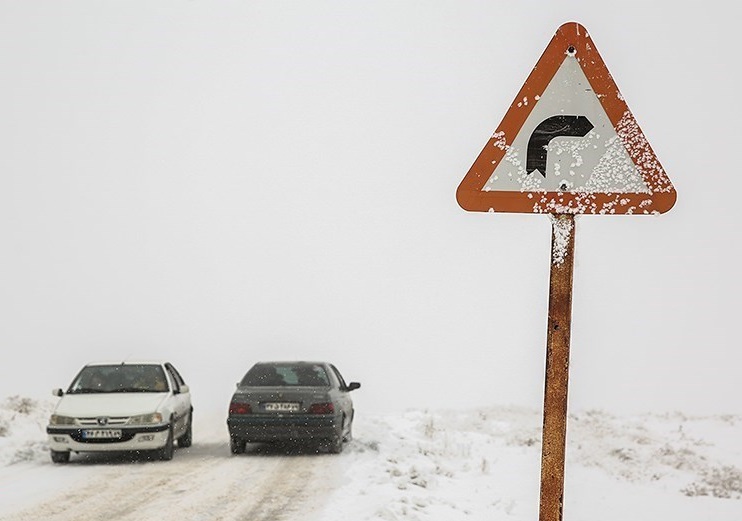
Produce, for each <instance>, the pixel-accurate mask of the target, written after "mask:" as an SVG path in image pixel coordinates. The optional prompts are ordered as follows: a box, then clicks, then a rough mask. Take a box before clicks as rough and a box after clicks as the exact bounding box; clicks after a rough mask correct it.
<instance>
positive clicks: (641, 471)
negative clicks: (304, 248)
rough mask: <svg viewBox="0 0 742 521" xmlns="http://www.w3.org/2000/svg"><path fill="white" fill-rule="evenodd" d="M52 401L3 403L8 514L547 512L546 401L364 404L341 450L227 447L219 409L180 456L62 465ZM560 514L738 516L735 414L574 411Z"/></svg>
mask: <svg viewBox="0 0 742 521" xmlns="http://www.w3.org/2000/svg"><path fill="white" fill-rule="evenodd" d="M50 410H51V404H50V403H47V402H35V401H32V400H25V399H23V398H20V397H11V398H8V399H6V400H5V401H0V521H41V520H43V521H72V520H74V521H93V520H94V521H99V520H100V521H134V520H136V521H172V520H178V521H347V520H353V521H391V520H403V521H431V520H433V521H439V520H445V521H527V520H533V519H536V518H537V516H538V498H539V471H540V429H541V416H540V414H539V411H537V410H533V409H523V408H518V407H500V406H497V407H491V408H482V409H475V410H462V411H421V410H413V411H408V412H405V413H399V414H389V415H384V416H369V415H359V416H358V418H356V425H354V439H353V441H352V442H350V443H349V444H348V445H347V447H346V448H345V450H344V452H343V453H342V454H336V455H331V454H315V453H312V452H311V451H307V452H305V453H302V452H298V451H290V452H287V451H285V450H282V449H279V448H275V449H272V450H271V449H270V448H263V449H262V450H255V449H256V448H257V447H251V450H250V451H249V452H248V453H247V454H244V455H239V456H233V455H231V454H230V453H229V446H228V435H227V430H226V425H225V422H224V414H223V412H220V411H214V412H212V414H211V416H210V417H209V416H208V414H207V412H206V411H204V412H201V413H200V414H198V415H197V416H196V417H195V424H194V443H193V446H192V447H190V448H189V449H178V450H176V452H175V457H174V458H173V460H172V461H150V460H147V459H144V458H142V459H138V460H134V461H132V460H130V459H125V458H121V457H102V456H81V455H73V457H72V460H71V461H70V463H69V464H66V465H58V464H53V463H52V462H51V461H50V459H49V454H48V447H47V446H46V443H45V432H44V431H45V427H46V423H47V419H48V415H49V412H50ZM569 429H570V430H569V432H570V436H571V438H570V441H569V442H568V450H567V472H566V486H565V489H566V490H567V491H568V493H567V494H565V519H570V520H571V521H591V520H594V519H598V518H599V519H601V520H603V521H625V520H626V519H632V520H637V521H645V520H654V519H672V520H673V521H698V520H701V519H712V520H714V521H740V520H741V519H742V446H741V445H740V443H739V440H740V438H742V416H735V415H722V416H697V417H693V416H687V415H684V414H682V413H656V414H642V415H632V416H615V415H612V414H609V413H606V412H602V411H587V412H585V413H580V414H573V415H571V416H570V427H569Z"/></svg>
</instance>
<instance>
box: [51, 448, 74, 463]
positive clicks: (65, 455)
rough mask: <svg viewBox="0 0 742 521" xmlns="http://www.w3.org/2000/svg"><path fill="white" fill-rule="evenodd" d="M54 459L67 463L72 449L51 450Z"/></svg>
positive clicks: (57, 461) (55, 461)
mask: <svg viewBox="0 0 742 521" xmlns="http://www.w3.org/2000/svg"><path fill="white" fill-rule="evenodd" d="M51 455H52V461H53V462H54V463H67V462H68V461H69V460H70V451H68V450H63V451H56V450H53V451H51Z"/></svg>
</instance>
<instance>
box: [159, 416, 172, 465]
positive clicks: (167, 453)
mask: <svg viewBox="0 0 742 521" xmlns="http://www.w3.org/2000/svg"><path fill="white" fill-rule="evenodd" d="M174 452H175V443H174V441H173V426H172V425H171V426H170V428H169V429H168V431H167V441H166V442H165V446H164V447H162V448H161V449H160V450H159V451H158V452H157V456H158V457H159V459H161V460H162V461H170V460H171V459H173V453H174Z"/></svg>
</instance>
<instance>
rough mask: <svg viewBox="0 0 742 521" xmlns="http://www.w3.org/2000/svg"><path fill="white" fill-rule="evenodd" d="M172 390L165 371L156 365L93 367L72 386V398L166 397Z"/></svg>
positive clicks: (80, 375) (82, 374)
mask: <svg viewBox="0 0 742 521" xmlns="http://www.w3.org/2000/svg"><path fill="white" fill-rule="evenodd" d="M167 390H168V386H167V379H166V378H165V371H163V369H162V367H161V366H159V365H155V364H119V365H89V366H86V367H84V368H83V369H82V371H80V374H78V375H77V377H76V378H75V380H74V381H73V382H72V385H70V388H69V390H68V391H67V392H68V393H69V394H83V393H128V392H134V393H136V392H139V393H162V392H166V391H167Z"/></svg>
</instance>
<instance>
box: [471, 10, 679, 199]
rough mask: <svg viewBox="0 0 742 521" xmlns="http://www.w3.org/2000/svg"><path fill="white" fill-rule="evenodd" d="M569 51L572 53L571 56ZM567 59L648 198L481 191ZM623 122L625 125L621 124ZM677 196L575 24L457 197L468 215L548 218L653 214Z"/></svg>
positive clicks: (555, 41) (554, 43)
mask: <svg viewBox="0 0 742 521" xmlns="http://www.w3.org/2000/svg"><path fill="white" fill-rule="evenodd" d="M570 49H571V51H570ZM568 53H573V54H574V56H575V57H576V58H577V60H578V62H579V64H580V66H581V67H582V70H583V72H584V73H585V76H586V77H587V79H588V81H589V82H590V85H591V86H592V88H593V91H594V92H595V93H596V95H597V97H598V100H599V101H600V103H601V105H602V106H603V110H605V112H606V114H607V115H608V118H609V119H610V121H611V123H612V124H613V127H614V128H615V129H616V133H617V135H618V136H619V138H620V139H621V140H622V141H623V144H624V146H625V147H626V150H627V151H628V153H629V156H630V157H631V159H632V161H633V162H634V164H635V165H636V168H637V170H638V171H639V173H640V174H641V175H642V177H643V179H644V182H645V183H646V185H647V186H648V187H649V189H650V191H651V192H652V193H651V194H646V193H634V192H631V193H623V192H622V193H585V192H547V191H542V192H532V191H531V192H526V191H501V190H490V191H486V190H483V187H484V185H485V183H486V182H487V181H488V180H489V178H490V176H491V175H492V172H494V170H495V168H496V167H497V165H498V164H499V162H500V160H502V158H503V157H504V156H505V153H506V151H507V149H508V147H509V146H511V145H512V143H513V141H514V140H515V137H516V136H517V135H518V133H519V132H520V130H521V128H522V127H523V125H524V123H525V121H526V119H527V118H528V116H529V114H530V113H531V111H532V110H533V107H534V106H535V105H536V103H528V104H526V103H522V100H523V99H528V100H533V99H538V97H539V96H540V95H541V94H542V93H543V92H544V91H545V90H546V87H547V86H548V84H549V82H550V81H551V79H552V78H553V77H554V75H555V74H556V72H557V71H558V70H559V67H560V66H561V64H562V62H563V61H564V59H565V58H566V57H567V55H568ZM622 120H623V121H622ZM676 199H677V193H676V192H675V188H674V187H673V185H672V182H671V181H670V179H669V177H668V176H667V174H666V173H665V171H664V169H663V168H662V166H661V165H660V162H659V160H658V159H657V157H656V156H655V154H654V151H653V150H652V148H651V146H650V145H649V142H648V141H647V139H646V138H645V137H644V134H643V132H642V131H641V129H640V128H639V125H638V124H637V122H636V120H635V119H634V116H633V114H632V113H631V111H630V110H629V107H628V105H627V104H626V102H625V101H624V99H623V96H622V95H621V93H620V92H619V90H618V87H617V86H616V84H615V82H614V81H613V78H612V77H611V74H610V72H608V68H607V67H606V65H605V63H604V62H603V59H602V58H601V56H600V54H599V53H598V50H597V48H596V47H595V44H594V43H593V41H592V39H591V38H590V36H589V34H588V32H587V30H586V29H585V28H584V27H583V26H582V25H580V24H579V23H577V22H567V23H565V24H563V25H561V26H560V27H559V29H558V30H557V32H556V34H555V35H554V37H553V38H552V39H551V41H550V42H549V45H548V46H547V47H546V50H545V51H544V53H543V54H542V55H541V58H539V60H538V62H537V63H536V66H535V67H534V68H533V70H532V71H531V74H530V75H529V76H528V78H527V79H526V82H525V83H524V84H523V87H522V88H521V89H520V92H518V95H517V96H516V97H515V100H514V101H513V103H512V104H511V105H510V108H509V109H508V111H507V113H506V114H505V117H504V118H503V120H502V122H501V123H500V126H499V127H498V128H497V130H496V131H495V132H494V133H493V135H492V137H491V138H490V139H489V141H488V142H487V144H486V145H485V147H484V149H483V150H482V152H481V153H480V154H479V156H478V157H477V159H476V160H475V161H474V164H473V165H472V166H471V168H470V169H469V172H468V173H467V174H466V176H464V179H463V180H462V181H461V184H460V185H459V187H458V189H457V191H456V200H457V201H458V203H459V205H460V206H461V207H462V208H463V209H464V210H467V211H472V212H492V211H494V212H511V213H539V214H541V213H552V214H654V213H664V212H667V211H668V210H670V208H672V207H673V205H674V204H675V201H676Z"/></svg>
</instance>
